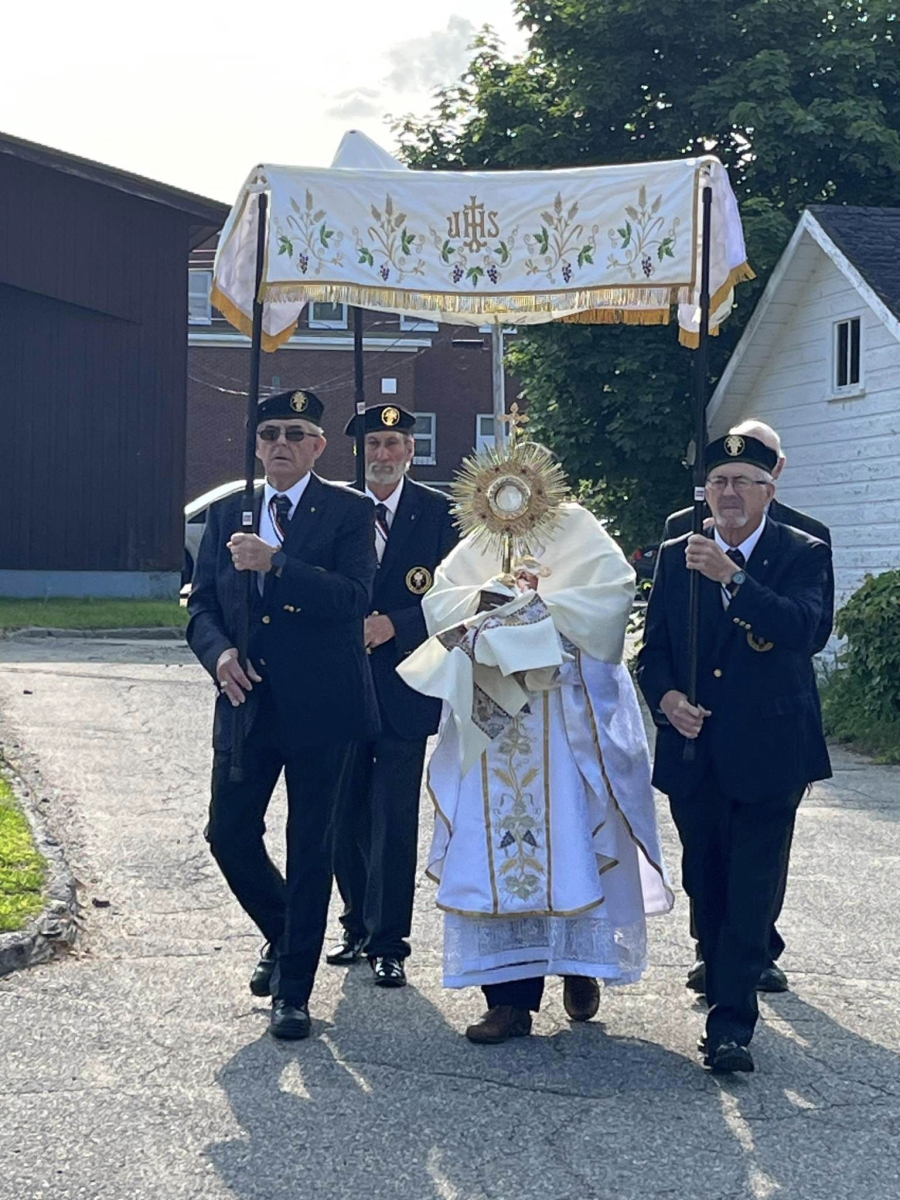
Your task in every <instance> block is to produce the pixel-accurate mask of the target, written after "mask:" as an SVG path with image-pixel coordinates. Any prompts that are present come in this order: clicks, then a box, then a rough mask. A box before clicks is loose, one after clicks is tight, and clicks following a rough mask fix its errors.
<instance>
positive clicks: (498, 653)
mask: <svg viewBox="0 0 900 1200" xmlns="http://www.w3.org/2000/svg"><path fill="white" fill-rule="evenodd" d="M535 557H536V558H537V559H538V561H539V562H540V564H541V570H542V577H541V578H540V581H539V584H538V592H537V593H535V592H531V591H527V592H525V593H518V592H513V591H511V590H509V589H506V594H508V595H509V597H510V599H509V601H508V603H506V604H504V605H502V606H501V607H499V608H495V609H492V610H490V611H488V612H483V613H478V612H477V608H478V603H479V595H480V592H481V590H482V589H483V588H487V589H488V590H491V591H503V590H504V589H503V585H502V584H500V583H499V582H498V581H497V579H496V575H497V567H498V564H497V562H496V559H494V558H492V557H491V556H489V555H487V554H485V553H484V552H483V551H482V550H481V549H479V547H478V546H476V545H475V544H474V542H473V539H472V538H466V539H464V540H463V541H462V542H460V544H459V545H458V546H457V547H456V549H455V550H453V551H452V552H451V553H450V555H449V556H448V557H447V559H446V560H445V561H444V562H443V563H442V564H441V566H440V567H439V568H438V569H437V571H436V573H435V581H434V586H433V588H432V589H431V591H429V592H428V594H427V595H426V597H425V599H424V601H423V610H424V612H425V619H426V621H427V623H428V630H429V633H430V634H431V637H430V638H429V639H428V641H427V642H425V643H424V644H423V645H422V646H420V647H419V649H418V650H417V651H415V652H414V653H413V654H412V655H411V656H410V657H409V658H408V659H407V660H406V662H405V663H404V664H402V665H401V666H400V667H399V668H398V670H399V672H400V674H401V676H402V677H403V678H404V679H405V680H406V682H407V683H408V684H409V685H410V686H411V687H413V688H415V689H416V690H418V691H420V692H424V693H425V694H426V695H430V696H438V697H440V698H441V699H442V700H443V701H444V713H443V718H442V722H441V729H440V734H439V737H438V744H437V747H436V749H435V751H434V754H433V755H432V758H431V762H430V764H429V769H428V777H427V787H428V791H429V795H430V796H431V799H432V801H433V803H434V807H435V826H434V836H433V839H432V845H431V853H430V855H429V863H428V873H429V875H430V876H431V877H432V878H433V879H434V880H435V881H436V882H437V884H438V894H437V903H438V906H439V907H440V908H442V909H443V910H444V913H445V920H444V983H445V984H446V985H447V986H448V987H467V986H469V985H473V984H488V983H503V982H507V981H510V980H515V979H525V978H530V977H533V976H536V975H584V976H590V977H594V978H597V979H603V980H604V981H605V982H606V983H609V984H614V983H631V982H634V981H636V980H637V979H639V978H640V976H641V974H642V973H643V971H644V969H645V967H646V962H647V935H646V916H647V915H648V914H654V913H663V912H668V911H669V910H670V909H671V907H672V903H673V894H672V890H671V887H670V885H669V881H668V877H667V875H666V870H665V866H664V864H663V859H662V854H661V851H660V846H659V836H658V832H657V827H656V814H655V809H654V803H653V791H652V788H651V785H650V761H649V755H648V751H647V742H646V737H645V734H644V726H643V721H642V719H641V714H640V710H639V707H638V703H637V698H636V695H635V691H634V685H633V684H632V682H631V677H630V675H629V673H628V670H627V668H626V667H625V666H624V665H623V664H622V661H621V660H622V652H623V647H624V641H625V626H626V622H627V619H628V614H629V612H630V609H631V604H632V600H633V597H634V573H633V571H632V569H631V567H630V566H629V565H628V563H627V561H626V560H625V557H624V556H623V554H622V552H621V551H620V550H619V548H618V546H616V544H615V542H614V541H613V540H612V538H610V537H609V535H608V534H607V533H606V532H605V530H604V529H603V528H602V526H601V525H600V524H599V522H598V521H596V519H595V518H594V517H593V516H591V514H590V513H588V512H587V510H586V509H584V508H582V507H581V506H580V505H577V504H566V505H564V506H563V515H562V520H561V522H560V525H559V527H558V528H557V530H556V531H555V533H554V535H553V537H552V538H551V539H548V544H547V545H546V546H545V547H544V548H543V549H542V550H541V551H540V552H538V553H537V554H536V555H535Z"/></svg>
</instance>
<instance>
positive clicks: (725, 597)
mask: <svg viewBox="0 0 900 1200" xmlns="http://www.w3.org/2000/svg"><path fill="white" fill-rule="evenodd" d="M725 554H726V555H727V556H728V558H730V559H731V561H732V562H733V563H734V565H735V566H736V567H737V568H738V569H739V570H742V569H743V568H744V566H745V564H746V562H747V560H746V558H744V556H743V554H742V553H741V551H740V550H735V549H731V550H726V551H725ZM722 603H723V604H724V605H725V607H726V608H727V607H728V605H729V604H730V603H731V592H730V591H729V590H728V588H727V587H726V585H725V584H724V583H723V584H722Z"/></svg>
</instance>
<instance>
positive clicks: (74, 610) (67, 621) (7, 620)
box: [0, 596, 188, 631]
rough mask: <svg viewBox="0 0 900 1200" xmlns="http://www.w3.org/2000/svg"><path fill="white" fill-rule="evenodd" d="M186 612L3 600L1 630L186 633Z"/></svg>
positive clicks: (161, 606)
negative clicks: (169, 629)
mask: <svg viewBox="0 0 900 1200" xmlns="http://www.w3.org/2000/svg"><path fill="white" fill-rule="evenodd" d="M187 621H188V614H187V609H185V608H182V607H181V606H180V605H179V603H178V601H177V600H105V599H93V598H92V597H89V596H88V597H85V598H83V599H74V600H67V599H64V598H59V599H57V598H52V599H49V600H11V599H3V598H0V630H6V631H10V630H15V629H27V628H28V627H29V626H34V625H37V626H40V627H42V628H48V629H163V628H166V629H168V628H178V629H183V628H184V627H185V626H186V625H187Z"/></svg>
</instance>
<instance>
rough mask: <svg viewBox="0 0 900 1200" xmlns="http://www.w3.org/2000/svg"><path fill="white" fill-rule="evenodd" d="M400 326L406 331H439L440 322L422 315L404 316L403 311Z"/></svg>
mask: <svg viewBox="0 0 900 1200" xmlns="http://www.w3.org/2000/svg"><path fill="white" fill-rule="evenodd" d="M400 328H401V329H402V330H403V331H404V333H437V329H438V323H437V321H428V320H424V319H423V318H422V317H404V316H403V314H402V313H401V315H400Z"/></svg>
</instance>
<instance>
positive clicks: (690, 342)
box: [678, 262, 756, 350]
mask: <svg viewBox="0 0 900 1200" xmlns="http://www.w3.org/2000/svg"><path fill="white" fill-rule="evenodd" d="M755 278H756V272H755V271H754V270H753V268H752V267H751V266H750V264H749V263H748V262H742V263H741V264H740V266H737V267H733V268H732V269H731V271H729V273H728V278H727V279H726V280H725V282H724V283H723V284H722V286H721V287H720V288H717V289H716V291H715V292H713V294H712V296H711V297H710V301H709V311H710V312H711V313H714V312H715V311H716V309H717V308H719V306H720V305H722V304H724V303H725V301H726V300H727V299H728V293H729V292H730V291H733V290H734V287H735V285H736V284H738V283H749V282H750V280H751V279H755ZM709 335H710V337H718V336H719V327H718V325H716V326H713V327H712V328H711V329H710V331H709ZM678 340H679V342H680V343H681V344H682V346H687V347H688V349H690V350H696V349H697V347H698V346H699V345H700V334H699V332H695V331H694V330H692V329H680V330H679V331H678Z"/></svg>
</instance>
